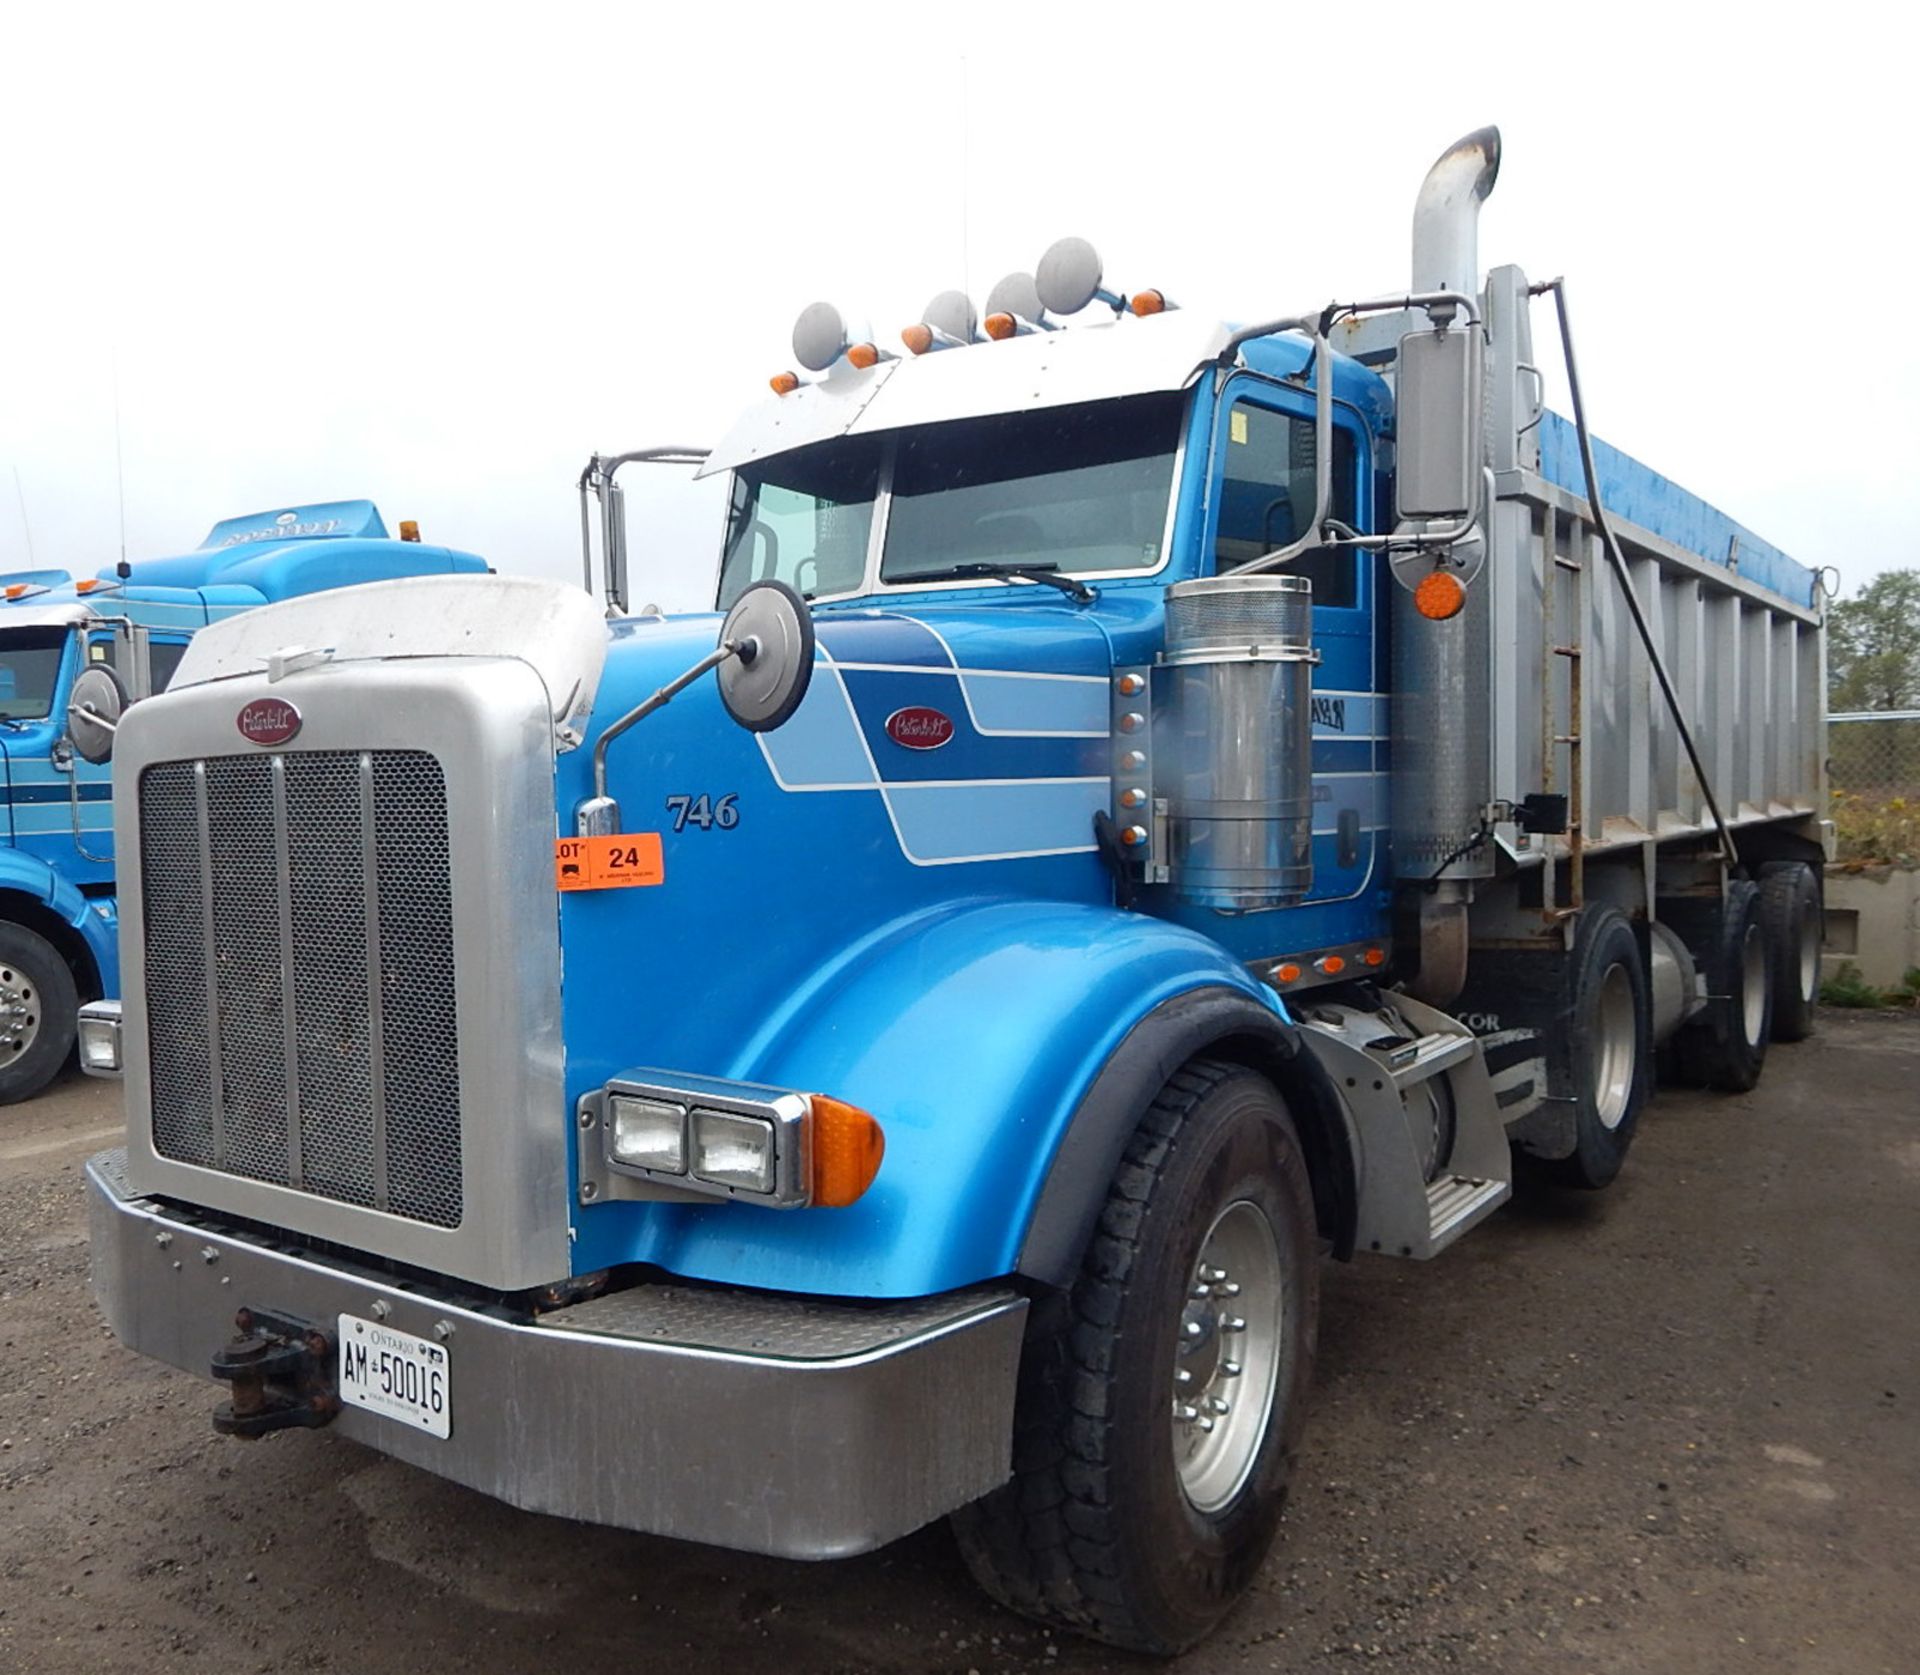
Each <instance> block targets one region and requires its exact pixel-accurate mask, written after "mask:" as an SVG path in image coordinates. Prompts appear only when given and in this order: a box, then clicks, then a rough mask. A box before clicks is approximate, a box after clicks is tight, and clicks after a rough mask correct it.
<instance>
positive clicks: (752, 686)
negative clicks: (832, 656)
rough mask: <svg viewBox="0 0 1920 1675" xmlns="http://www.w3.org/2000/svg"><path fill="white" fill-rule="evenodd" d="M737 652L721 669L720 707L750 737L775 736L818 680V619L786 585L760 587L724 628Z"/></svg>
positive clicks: (744, 597)
mask: <svg viewBox="0 0 1920 1675" xmlns="http://www.w3.org/2000/svg"><path fill="white" fill-rule="evenodd" d="M720 640H721V643H722V644H723V645H731V646H734V647H736V648H738V649H737V650H736V652H735V655H734V656H732V657H729V658H728V659H727V660H726V661H725V662H724V663H722V664H721V665H720V668H719V680H720V701H721V702H722V703H723V704H725V705H726V706H727V714H729V715H730V716H732V717H733V719H734V720H735V721H737V722H739V723H740V725H741V726H742V727H744V728H746V729H747V730H748V731H749V732H751V733H771V732H772V731H773V730H774V728H776V727H778V726H780V725H781V724H782V723H783V722H785V721H786V720H787V719H788V717H790V716H791V715H792V714H793V712H794V711H795V710H797V709H798V708H799V707H800V700H801V699H802V698H804V697H806V695H807V685H808V683H809V682H810V681H811V680H812V679H813V618H812V616H811V615H809V614H808V611H807V605H806V601H805V600H804V599H802V598H801V597H800V595H799V594H797V593H795V592H794V591H793V589H792V588H790V587H788V586H787V584H786V583H785V582H755V583H754V584H753V586H751V587H750V588H748V589H747V590H746V592H745V593H743V594H741V595H740V597H739V598H738V599H736V600H735V601H734V604H733V609H732V610H730V611H729V612H727V620H726V621H725V622H723V623H722V624H721V625H720Z"/></svg>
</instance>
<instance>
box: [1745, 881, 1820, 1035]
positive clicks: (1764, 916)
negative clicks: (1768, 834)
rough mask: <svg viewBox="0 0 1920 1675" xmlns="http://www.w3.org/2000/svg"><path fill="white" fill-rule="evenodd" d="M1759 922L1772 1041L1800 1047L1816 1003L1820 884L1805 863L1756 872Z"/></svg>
mask: <svg viewBox="0 0 1920 1675" xmlns="http://www.w3.org/2000/svg"><path fill="white" fill-rule="evenodd" d="M1760 918H1761V922H1762V923H1763V924H1764V925H1765V926H1766V932H1767V941H1768V942H1769V943H1770V944H1771V946H1772V950H1773V1038H1774V1040H1776V1041H1804V1040H1806V1038H1807V1037H1808V1036H1809V1035H1811V1034H1812V1033H1813V1017H1814V1012H1813V1009H1814V1005H1815V1003H1816V1002H1817V1001H1818V1000H1819V998H1820V943H1821V940H1822V926H1821V914H1820V880H1819V878H1818V876H1817V875H1816V874H1815V872H1814V870H1813V868H1812V867H1810V866H1808V865H1807V864H1806V862H1805V861H1773V862H1770V863H1768V865H1766V866H1764V867H1762V868H1761V869H1760Z"/></svg>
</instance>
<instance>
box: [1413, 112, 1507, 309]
mask: <svg viewBox="0 0 1920 1675" xmlns="http://www.w3.org/2000/svg"><path fill="white" fill-rule="evenodd" d="M1499 173H1500V130H1499V129H1498V128H1476V129H1475V130H1474V131H1473V132H1472V133H1471V134H1468V135H1467V136H1466V137H1465V138H1464V139H1459V140H1455V141H1454V142H1453V144H1452V145H1450V146H1448V147H1447V149H1446V150H1445V151H1444V152H1442V153H1441V154H1440V158H1439V160H1438V161H1437V162H1436V163H1435V164H1434V165H1433V167H1432V168H1430V169H1429V170H1427V178H1426V179H1425V180H1423V181H1422V182H1421V183H1420V195H1419V197H1417V198H1416V199H1415V200H1414V204H1413V289H1414V291H1415V292H1423V291H1460V292H1462V293H1464V294H1465V295H1467V296H1470V297H1477V296H1478V295H1479V294H1480V206H1481V205H1482V204H1483V203H1485V202H1486V201H1487V197H1488V194H1489V193H1491V192H1492V191H1493V183H1494V181H1495V179H1496V178H1497V177H1498V176H1499Z"/></svg>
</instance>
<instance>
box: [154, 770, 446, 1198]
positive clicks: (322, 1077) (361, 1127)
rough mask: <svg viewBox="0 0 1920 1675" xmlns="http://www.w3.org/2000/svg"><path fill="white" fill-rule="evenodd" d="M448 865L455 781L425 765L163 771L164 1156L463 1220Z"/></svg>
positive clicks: (158, 1012) (158, 974)
mask: <svg viewBox="0 0 1920 1675" xmlns="http://www.w3.org/2000/svg"><path fill="white" fill-rule="evenodd" d="M203 804H204V814H203ZM448 861H449V852H448V832H447V797H446V783H445V779H444V777H443V775H442V773H441V769H440V764H439V762H438V761H437V760H435V758H433V757H432V756H430V755H427V754H426V753H424V752H421V751H308V752H287V753H283V754H279V755H274V756H269V755H253V756H222V757H211V758H208V759H206V760H204V761H201V762H167V763H160V764H157V765H155V766H153V767H150V768H148V769H147V770H146V771H145V773H144V774H143V775H142V776H141V781H140V862H141V871H142V885H143V892H144V900H145V906H146V912H145V925H144V934H145V940H146V959H147V1022H148V1046H149V1053H150V1057H151V1062H152V1066H153V1139H154V1149H155V1150H156V1151H157V1152H159V1154H160V1155H161V1156H162V1157H168V1158H174V1159H177V1160H179V1161H181V1162H187V1163H197V1164H201V1165H203V1166H206V1167H210V1168H214V1169H218V1170H220V1171H222V1172H224V1173H227V1174H233V1175H242V1176H247V1177H249V1178H251V1179H254V1180H261V1181H271V1182H274V1183H276V1184H278V1185H283V1186H293V1187H296V1188H297V1189H299V1190H301V1191H305V1192H309V1193H313V1194H315V1195H316V1196H319V1197H323V1198H331V1199H337V1200H339V1201H342V1202H345V1203H349V1204H357V1205H362V1206H367V1207H371V1208H378V1209H384V1210H388V1211H390V1212H391V1213H393V1214H395V1215H398V1216H403V1217H406V1218H408V1219H410V1220H414V1221H421V1222H426V1223H429V1224H431V1225H434V1226H438V1227H457V1226H458V1225H459V1224H460V1220H461V1216H462V1213H463V1208H464V1206H463V1202H462V1190H461V1180H462V1174H461V1137H460V1093H459V1055H458V1035H457V1029H456V1023H455V1013H454V991H453V911H452V898H451V892H450V887H449V884H448ZM209 971H211V973H212V978H211V985H210V984H209V975H208V974H209ZM376 974H377V987H376ZM209 987H211V990H212V997H213V1003H214V1004H213V1009H212V1011H211V1014H210V1012H209Z"/></svg>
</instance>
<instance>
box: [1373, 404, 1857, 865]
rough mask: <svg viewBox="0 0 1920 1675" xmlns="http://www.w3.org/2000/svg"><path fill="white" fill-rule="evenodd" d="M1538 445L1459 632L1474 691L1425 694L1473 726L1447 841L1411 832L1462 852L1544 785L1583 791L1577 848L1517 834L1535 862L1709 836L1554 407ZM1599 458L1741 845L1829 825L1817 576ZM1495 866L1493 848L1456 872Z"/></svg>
mask: <svg viewBox="0 0 1920 1675" xmlns="http://www.w3.org/2000/svg"><path fill="white" fill-rule="evenodd" d="M1534 438H1535V440H1532V442H1531V445H1529V444H1528V441H1527V440H1523V441H1522V442H1521V444H1520V446H1519V447H1518V448H1516V450H1515V453H1514V456H1513V457H1511V458H1510V459H1509V460H1508V461H1506V462H1505V468H1504V469H1499V470H1497V471H1496V472H1495V486H1496V495H1497V498H1496V501H1495V504H1494V507H1493V509H1492V514H1491V517H1490V518H1489V532H1490V540H1489V551H1488V560H1487V567H1486V573H1485V576H1484V578H1483V585H1482V586H1480V587H1478V588H1476V589H1474V595H1475V597H1474V598H1473V600H1472V602H1471V604H1470V607H1469V609H1468V611H1467V612H1465V613H1463V615H1462V617H1461V618H1460V619H1459V620H1458V621H1457V623H1455V624H1447V625H1444V626H1445V627H1446V628H1448V629H1451V630H1452V631H1453V638H1454V641H1455V645H1454V650H1455V652H1456V654H1457V655H1456V658H1455V660H1454V662H1453V664H1452V668H1453V669H1454V670H1455V671H1457V672H1460V673H1461V675H1462V678H1463V680H1464V684H1465V686H1466V688H1467V690H1465V691H1462V692H1459V693H1458V696H1457V697H1456V698H1455V699H1454V700H1453V703H1452V704H1451V705H1448V706H1447V707H1446V708H1445V709H1441V708H1440V706H1439V703H1438V701H1437V700H1438V698H1439V689H1438V688H1437V687H1436V688H1434V689H1433V691H1432V693H1431V695H1430V696H1428V697H1427V698H1426V699H1425V700H1424V701H1425V702H1426V703H1430V704H1433V706H1434V708H1435V709H1436V710H1437V711H1438V712H1439V713H1437V714H1436V715H1435V717H1434V721H1435V725H1436V729H1437V728H1438V727H1440V726H1444V725H1447V724H1458V725H1461V726H1462V727H1463V729H1464V731H1465V732H1466V733H1467V735H1468V736H1469V742H1468V743H1467V745H1466V747H1465V748H1462V749H1458V750H1455V751H1453V752H1452V753H1451V755H1450V756H1449V755H1447V753H1445V752H1436V753H1435V754H1436V755H1437V756H1446V759H1447V763H1448V766H1447V773H1448V776H1449V777H1448V779H1447V780H1446V781H1445V783H1444V784H1441V785H1438V786H1436V787H1435V790H1436V795H1437V797H1438V798H1439V800H1440V803H1441V805H1442V807H1441V812H1440V813H1439V814H1438V815H1437V816H1436V817H1435V818H1433V820H1432V821H1431V825H1432V827H1433V829H1432V830H1431V831H1429V832H1423V831H1421V830H1420V824H1421V823H1420V822H1419V821H1417V820H1413V819H1409V820H1407V821H1406V822H1405V823H1404V824H1405V827H1406V829H1404V830H1397V831H1396V844H1397V846H1398V845H1402V844H1404V845H1406V846H1407V847H1408V848H1411V847H1412V846H1413V845H1416V844H1418V843H1420V842H1421V841H1423V840H1424V841H1425V842H1426V843H1427V844H1428V846H1429V850H1430V851H1431V852H1435V853H1440V854H1444V853H1446V852H1447V850H1448V849H1450V848H1451V847H1453V846H1454V845H1455V844H1457V843H1458V841H1459V838H1460V836H1462V835H1464V834H1465V833H1468V832H1470V831H1471V830H1472V825H1473V820H1474V818H1475V817H1476V812H1477V810H1478V809H1480V808H1482V807H1484V806H1485V804H1486V803H1487V802H1489V801H1492V800H1495V799H1500V798H1507V799H1518V798H1519V797H1522V796H1525V795H1526V794H1527V793H1529V792H1535V791H1543V792H1557V793H1562V794H1565V795H1567V796H1568V798H1569V802H1570V813H1571V815H1572V818H1573V820H1574V822H1575V824H1576V826H1577V828H1578V835H1577V840H1576V839H1575V838H1574V837H1573V836H1572V835H1571V834H1570V836H1569V837H1568V838H1553V839H1544V840H1543V839H1541V838H1538V837H1535V838H1533V839H1531V840H1527V839H1524V838H1523V837H1522V836H1521V835H1520V834H1519V833H1518V832H1517V831H1516V829H1515V828H1514V827H1513V826H1511V825H1502V826H1500V827H1499V828H1497V837H1498V840H1499V843H1500V845H1501V847H1503V848H1504V849H1505V850H1506V851H1507V853H1508V855H1509V857H1510V858H1512V859H1514V860H1518V861H1520V862H1522V863H1523V864H1525V863H1529V862H1538V861H1540V860H1543V859H1544V860H1545V861H1547V863H1548V864H1549V865H1552V864H1553V862H1554V861H1555V860H1556V859H1557V858H1559V857H1564V856H1565V855H1567V854H1568V853H1570V852H1571V851H1572V850H1573V849H1574V848H1576V847H1578V848H1581V849H1584V850H1585V851H1586V852H1587V853H1593V852H1596V851H1601V850H1607V849H1617V848H1620V847H1623V846H1627V845H1632V844H1642V843H1646V842H1649V841H1666V840H1671V839H1676V838H1684V837H1686V836H1688V835H1690V834H1704V833H1708V832H1711V830H1712V827H1713V816H1712V813H1711V811H1710V810H1709V808H1708V805H1707V801H1706V798H1705V797H1704V796H1703V795H1702V790H1701V786H1700V783H1699V778H1698V776H1697V775H1696V773H1695V772H1694V769H1693V765H1692V763H1691V762H1690V761H1689V760H1688V756H1687V752H1686V749H1685V747H1684V744H1683V743H1682V740H1681V737H1680V733H1679V729H1678V727H1677V725H1676V723H1675V720H1674V716H1673V714H1672V712H1671V710H1670V708H1669V706H1668V704H1667V702H1666V700H1665V698H1664V697H1663V695H1662V693H1661V690H1660V686H1659V682H1658V680H1657V678H1656V676H1655V673H1654V670H1653V666H1652V662H1651V660H1650V659H1649V657H1648V654H1647V650H1646V648H1645V646H1644V645H1643V644H1642V641H1641V638H1640V635H1639V633H1638V631H1637V630H1636V629H1635V627H1634V623H1633V619H1632V616H1631V614H1630V612H1629V610H1628V607H1627V603H1626V600H1625V598H1624V597H1623V595H1622V590H1621V585H1620V581H1619V578H1618V575H1617V573H1616V572H1615V570H1614V567H1613V566H1612V564H1611V563H1610V562H1609V561H1608V558H1607V555H1606V551H1605V548H1604V545H1603V543H1602V541H1601V539H1600V536H1599V534H1598V532H1597V530H1596V529H1595V526H1594V523H1593V519H1592V514H1591V511H1590V509H1589V506H1588V502H1587V494H1586V482H1585V474H1584V472H1583V470H1582V467H1581V462H1580V451H1579V443H1578V439H1577V437H1576V435H1575V432H1574V427H1573V425H1572V424H1571V423H1570V422H1569V421H1567V420H1565V419H1562V418H1561V417H1559V416H1558V415H1557V414H1554V413H1550V412H1549V413H1544V414H1543V415H1542V416H1541V420H1540V423H1539V424H1538V425H1537V426H1535V427H1534ZM1594 453H1595V466H1596V470H1597V472H1598V475H1599V480H1600V494H1601V499H1602V503H1603V506H1604V508H1605V512H1606V517H1607V521H1608V524H1609V526H1610V527H1611V528H1612V530H1613V532H1614V534H1615V535H1616V537H1617V538H1618V540H1619V543H1620V547H1621V549H1622V551H1623V553H1624V555H1625V557H1626V560H1627V565H1628V569H1629V571H1630V573H1631V576H1632V581H1633V586H1634V589H1635V591H1636V594H1637V595H1638V598H1639V601H1640V604H1641V608H1642V610H1643V612H1644V613H1645V615H1646V617H1647V620H1648V624H1649V626H1650V627H1651V629H1652V632H1653V637H1654V640H1655V643H1656V645H1657V646H1658V648H1659V653H1660V657H1661V660H1662V662H1663V663H1664V664H1665V667H1666V669H1667V672H1668V675H1669V677H1670V678H1671V680H1672V682H1673V685H1674V688H1675V690H1676V692H1677V694H1678V696H1679V700H1680V706H1681V709H1682V712H1683V714H1684V715H1685V717H1686V720H1687V723H1688V725H1689V726H1690V727H1691V729H1692V732H1693V736H1694V741H1695V744H1696V746H1697V747H1698V749H1699V752H1700V756H1701V759H1702V761H1703V762H1704V763H1705V766H1706V770H1707V775H1708V779H1709V782H1710V784H1711V787H1712V790H1713V794H1714V797H1715V798H1716V799H1717V801H1718V803H1719V805H1720V809H1721V812H1722V814H1723V815H1724V816H1725V818H1726V820H1727V822H1728V824H1729V825H1730V826H1732V827H1733V828H1735V830H1736V832H1737V831H1738V829H1739V828H1740V827H1742V826H1747V825H1752V824H1754V823H1757V822H1762V821H1780V820H1793V819H1803V820H1804V819H1813V818H1817V817H1819V816H1821V815H1823V814H1824V813H1825V808H1826V774H1825V760H1824V756H1825V751H1824V734H1825V719H1826V697H1825V689H1826V665H1825V649H1824V639H1823V626H1822V624H1823V599H1822V595H1821V592H1820V587H1819V578H1818V576H1817V575H1816V573H1815V572H1814V571H1812V570H1810V569H1808V568H1806V567H1805V566H1803V565H1801V564H1798V563H1796V562H1795V561H1794V560H1793V559H1791V558H1789V557H1788V556H1787V555H1786V554H1785V553H1783V552H1781V551H1780V550H1779V549H1778V548H1776V547H1773V546H1771V545H1769V544H1768V543H1767V542H1765V541H1763V540H1761V539H1760V538H1759V537H1758V536H1756V535H1754V534H1752V533H1751V532H1750V531H1748V530H1746V529H1744V528H1742V527H1741V526H1740V525H1739V524H1737V523H1735V522H1734V521H1733V520H1732V519H1730V518H1728V517H1726V516H1725V515H1724V514H1723V513H1721V512H1719V511H1718V510H1716V509H1715V508H1714V507H1712V506H1711V505H1709V504H1707V503H1706V502H1705V501H1703V500H1701V499H1699V498H1698V497H1697V496H1695V495H1692V494H1690V493H1688V492H1687V491H1686V490H1685V489H1682V488H1681V487H1679V486H1678V485H1677V484H1675V483H1673V482H1671V481H1670V480H1668V479H1667V478H1665V477H1662V476H1660V475H1659V474H1658V473H1657V472H1655V471H1652V470H1651V469H1649V468H1648V467H1646V466H1644V465H1642V464H1641V463H1640V462H1639V461H1637V460H1634V459H1632V458H1630V457H1628V456H1627V455H1625V454H1623V453H1621V452H1619V451H1618V450H1617V449H1614V448H1611V447H1608V446H1607V445H1606V444H1605V443H1603V442H1596V443H1595V447H1594ZM1497 463H1498V462H1497ZM1483 680H1484V683H1485V684H1484V686H1481V684H1480V683H1481V682H1482V681H1483ZM1429 684H1430V685H1431V683H1429ZM1483 700H1484V703H1483ZM1481 717H1484V718H1485V719H1484V729H1485V730H1484V733H1482V732H1481V725H1482V724H1481V723H1480V721H1479V718H1481ZM1415 731H1416V729H1414V728H1412V727H1409V726H1406V725H1402V726H1399V727H1397V728H1396V732H1397V733H1399V734H1400V735H1401V736H1402V737H1405V736H1406V735H1407V734H1408V733H1410V732H1415ZM1475 734H1479V737H1478V738H1474V737H1473V735H1475ZM1449 797H1450V798H1451V804H1450V806H1446V804H1447V800H1448V798H1449ZM1400 812H1404V813H1406V814H1408V815H1411V814H1412V813H1413V811H1412V810H1411V809H1403V810H1402V811H1399V812H1397V814H1396V819H1397V821H1398V820H1399V813H1400ZM1493 870H1494V855H1493V852H1492V850H1491V848H1483V849H1481V850H1480V851H1478V852H1477V853H1474V854H1471V855H1469V856H1467V857H1465V858H1463V859H1461V860H1459V861H1457V862H1455V863H1454V864H1452V865H1451V866H1449V867H1448V868H1447V869H1446V876H1449V877H1473V876H1486V875H1488V874H1490V873H1491V872H1492V871H1493Z"/></svg>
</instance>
